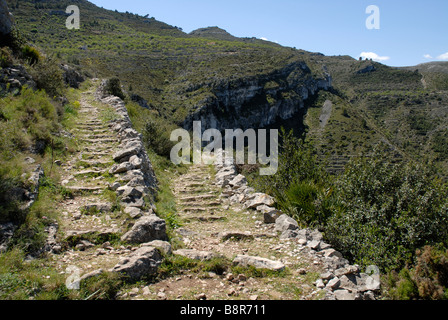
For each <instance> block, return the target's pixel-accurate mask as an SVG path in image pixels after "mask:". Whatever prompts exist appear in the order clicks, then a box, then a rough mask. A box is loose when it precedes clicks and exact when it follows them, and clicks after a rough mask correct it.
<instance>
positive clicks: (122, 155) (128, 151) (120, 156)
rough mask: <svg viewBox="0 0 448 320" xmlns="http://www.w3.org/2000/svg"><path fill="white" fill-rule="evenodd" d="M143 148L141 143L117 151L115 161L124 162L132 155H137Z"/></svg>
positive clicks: (114, 156)
mask: <svg viewBox="0 0 448 320" xmlns="http://www.w3.org/2000/svg"><path fill="white" fill-rule="evenodd" d="M141 150H142V146H141V145H136V146H131V147H128V148H125V149H122V150H119V151H117V152H116V153H115V154H114V155H113V158H114V161H116V162H122V161H127V160H129V159H130V158H131V157H132V156H136V155H138V154H139V152H140V151H141Z"/></svg>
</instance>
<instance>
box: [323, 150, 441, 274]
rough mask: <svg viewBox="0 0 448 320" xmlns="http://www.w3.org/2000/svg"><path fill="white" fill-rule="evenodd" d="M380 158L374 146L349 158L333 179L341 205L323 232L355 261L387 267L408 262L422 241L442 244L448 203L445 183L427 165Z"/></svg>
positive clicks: (400, 265)
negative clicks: (361, 155)
mask: <svg viewBox="0 0 448 320" xmlns="http://www.w3.org/2000/svg"><path fill="white" fill-rule="evenodd" d="M381 155H383V156H381ZM383 157H384V150H383V151H379V150H378V151H377V152H376V153H375V154H374V155H373V156H372V158H369V159H365V158H364V159H358V160H354V161H352V162H351V163H349V165H348V167H347V169H346V172H345V173H344V174H343V175H342V176H341V177H340V178H339V179H338V180H337V181H336V185H335V191H334V195H335V197H337V198H338V201H339V205H340V210H339V211H338V212H335V214H334V215H332V216H331V218H330V219H329V220H328V224H327V226H326V228H325V235H326V238H327V240H328V241H329V242H330V243H331V244H333V245H334V246H335V248H337V249H338V250H340V251H341V252H342V253H343V254H344V255H345V256H346V257H347V258H349V259H352V260H354V261H355V262H357V263H358V264H361V265H370V264H375V265H377V266H379V267H380V268H382V269H383V270H392V269H400V268H402V267H404V265H405V264H406V263H408V262H412V257H413V256H414V253H415V251H416V249H418V248H420V247H422V246H424V245H428V244H434V243H439V242H443V243H447V239H448V202H447V191H446V187H444V186H443V185H442V184H441V183H439V182H438V181H434V180H433V178H432V177H433V176H434V172H431V170H430V169H428V168H427V167H423V166H421V165H417V164H414V163H400V164H391V163H390V162H388V161H384V160H383V159H384V158H383Z"/></svg>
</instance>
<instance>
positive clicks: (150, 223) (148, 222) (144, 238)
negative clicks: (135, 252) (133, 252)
mask: <svg viewBox="0 0 448 320" xmlns="http://www.w3.org/2000/svg"><path fill="white" fill-rule="evenodd" d="M167 239H168V237H167V235H166V223H165V220H162V219H160V218H158V217H157V216H155V215H152V216H149V217H143V218H140V219H139V220H138V221H137V222H136V223H135V225H134V226H133V227H132V229H131V230H130V231H129V232H128V233H126V234H125V235H124V236H123V237H122V238H121V240H122V241H124V242H128V243H133V244H140V243H147V242H151V241H154V240H167Z"/></svg>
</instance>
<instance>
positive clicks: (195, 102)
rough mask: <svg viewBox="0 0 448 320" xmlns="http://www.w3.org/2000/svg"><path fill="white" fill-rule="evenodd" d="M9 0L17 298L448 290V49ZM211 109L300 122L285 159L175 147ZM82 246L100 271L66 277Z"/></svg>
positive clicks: (220, 125)
mask: <svg viewBox="0 0 448 320" xmlns="http://www.w3.org/2000/svg"><path fill="white" fill-rule="evenodd" d="M0 1H1V3H4V1H3V0H0ZM6 3H7V4H8V5H9V8H10V10H11V11H12V13H13V15H14V20H15V23H16V27H17V30H14V31H13V32H12V33H10V34H8V37H5V38H3V37H2V39H1V40H2V42H1V48H0V49H1V51H0V58H1V59H0V62H1V68H0V75H1V77H0V102H1V105H0V125H1V129H2V130H0V131H1V132H0V164H1V169H0V191H1V192H0V198H1V203H0V223H1V224H0V245H1V247H0V251H1V252H0V280H1V281H0V299H3V298H4V299H15V298H17V299H28V298H32V299H90V298H94V299H134V298H135V299H140V298H145V299H146V298H147V299H160V300H163V299H176V298H180V299H198V300H201V299H204V298H205V299H207V298H211V299H226V298H230V299H239V298H244V299H258V298H262V299H280V300H287V299H296V300H297V299H299V300H300V299H322V298H326V299H337V300H344V299H349V300H353V299H375V298H378V296H380V295H382V294H383V295H385V296H388V297H393V298H398V299H401V298H408V299H412V298H421V297H426V298H428V297H432V298H434V297H436V299H437V298H441V297H444V294H445V295H446V293H444V292H446V291H444V290H446V287H448V284H446V283H444V282H443V281H444V280H446V278H444V277H443V274H442V276H440V278H439V276H438V273H437V272H434V270H439V269H438V268H442V269H443V268H445V269H446V253H445V251H446V247H447V244H448V231H447V230H448V226H447V224H448V222H447V221H448V219H447V218H446V214H447V208H448V205H447V202H446V201H447V200H446V199H447V194H448V187H447V185H446V180H447V172H448V171H447V170H448V125H447V123H448V86H447V83H448V82H447V80H448V77H447V69H446V68H447V65H446V63H438V62H437V63H436V62H434V63H428V64H423V65H419V66H415V67H406V68H393V67H388V66H386V65H383V64H381V63H377V62H373V61H371V60H364V61H360V60H356V59H353V58H351V57H349V56H325V55H323V54H320V53H313V52H308V51H304V50H297V49H295V48H288V47H283V46H281V45H278V44H276V43H272V42H268V41H264V40H261V39H256V38H238V37H235V36H233V35H231V34H230V33H228V32H227V31H225V30H223V29H221V28H219V27H205V28H200V29H197V30H195V31H193V32H191V33H189V34H187V33H184V32H183V31H182V29H181V28H179V27H177V26H170V25H168V24H166V23H164V22H161V21H158V20H156V19H155V18H153V17H149V15H148V16H144V17H143V16H139V15H136V14H133V13H129V12H125V13H121V12H117V11H110V10H106V9H103V8H99V7H97V6H95V5H93V4H92V3H90V2H88V1H86V0H74V1H66V0H48V1H41V0H23V1H16V0H6ZM73 4H75V5H78V6H79V8H80V10H81V16H82V19H81V26H80V27H81V28H80V30H68V29H67V28H66V27H65V20H66V18H67V14H66V13H65V8H66V7H67V6H68V5H73ZM7 29H9V27H8V28H7ZM8 32H9V30H8ZM305 49H306V48H305ZM100 79H101V80H102V79H107V80H108V81H104V82H102V81H99V80H100ZM85 80H86V81H85ZM27 87H28V88H27ZM195 120H200V121H202V128H203V130H205V129H208V128H216V129H218V130H221V131H222V130H224V129H230V128H242V129H248V128H253V129H260V128H275V129H281V127H283V128H285V129H286V131H285V133H282V136H281V146H280V151H281V152H280V163H279V170H278V173H277V174H276V175H273V176H268V177H262V176H259V175H258V170H257V169H259V166H258V165H242V166H235V165H233V164H232V165H224V166H219V165H217V166H205V165H192V166H184V165H179V166H177V165H174V164H173V163H172V162H171V161H170V160H169V155H170V151H171V148H172V147H173V145H174V144H173V142H172V141H170V133H171V132H172V131H173V130H174V129H177V128H179V127H183V128H185V129H192V122H193V121H195ZM289 129H293V131H292V132H291V133H290V134H288V133H287V132H288V130H289ZM24 205H25V206H24ZM224 231H226V232H224ZM167 240H168V242H167ZM149 243H150V244H149ZM156 248H157V249H156ZM333 248H334V249H333ZM336 250H337V251H336ZM172 251H173V252H172ZM3 253H4V254H3ZM440 257H441V258H440ZM25 260H26V261H31V263H28V262H24V261H25ZM33 261H34V262H33ZM141 261H144V263H140V262H141ZM428 261H431V263H429V262H428ZM74 263H76V264H77V267H81V269H82V271H83V275H84V276H85V277H83V279H82V284H83V286H82V290H81V291H70V290H68V289H67V288H66V286H65V283H64V281H65V278H66V276H67V274H66V273H70V272H72V271H73V269H69V268H71V267H73V265H72V264H74ZM260 265H261V266H265V267H266V268H263V267H261V268H260V267H259V266H260ZM371 265H376V266H378V268H379V269H380V271H381V272H382V273H384V275H383V278H382V285H381V286H382V287H381V289H383V290H382V291H381V290H380V285H379V282H377V283H375V285H374V286H373V287H370V286H367V285H366V281H367V280H369V281H370V280H371V278H369V277H370V276H369V275H367V273H363V272H362V270H364V269H366V268H367V267H368V266H371ZM142 266H143V267H144V268H145V269H141V268H140V267H142ZM414 267H415V268H414ZM431 268H432V269H431ZM260 269H262V270H260ZM361 269H362V270H361ZM429 269H431V270H429ZM70 270H72V271H70ZM400 271H401V272H400ZM74 272H76V270H74ZM406 272H407V273H406ZM123 274H126V275H127V276H128V277H129V278H130V279H129V278H126V279H125V278H123V277H121V276H122V275H123ZM35 277H38V278H39V279H41V278H42V279H50V278H51V279H50V280H48V281H47V280H40V281H35ZM428 279H430V280H428ZM428 281H429V282H430V284H428V283H429V282H428ZM17 283H18V285H16V284H17ZM422 283H423V285H422ZM384 287H386V288H384ZM403 287H404V288H405V289H406V290H404V289H403ZM422 288H423V289H422ZM425 288H426V289H425ZM445 298H446V297H445Z"/></svg>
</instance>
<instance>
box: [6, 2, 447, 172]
mask: <svg viewBox="0 0 448 320" xmlns="http://www.w3.org/2000/svg"><path fill="white" fill-rule="evenodd" d="M8 4H9V5H10V6H11V9H12V11H13V13H14V16H15V18H16V21H17V22H18V25H19V28H20V29H21V30H23V32H24V33H25V34H26V35H27V37H28V39H29V40H30V41H32V42H33V43H35V44H36V45H37V46H39V47H42V48H43V49H44V50H45V51H46V52H48V53H53V54H54V55H56V56H57V57H59V58H60V59H61V60H63V61H68V62H69V63H70V64H72V65H73V66H75V67H77V68H78V69H80V70H83V71H84V72H85V73H87V74H88V75H90V76H93V77H115V76H116V77H118V78H120V80H121V83H122V84H123V87H124V89H125V91H127V94H128V95H129V96H131V95H136V96H139V97H141V98H143V99H144V100H145V101H146V102H147V105H148V106H149V107H150V108H151V110H152V112H153V114H154V115H155V116H160V117H161V118H163V119H166V120H167V121H169V122H172V123H175V124H177V125H181V126H184V127H185V128H191V121H192V120H203V121H204V127H205V126H212V127H217V128H218V129H223V128H236V127H242V128H248V127H254V128H258V127H277V128H278V127H279V126H280V125H285V126H287V127H289V128H294V129H296V131H297V132H298V134H300V133H301V132H308V139H309V140H311V141H314V142H316V144H317V146H318V147H319V148H320V153H321V154H327V155H329V156H330V157H333V158H334V160H332V162H333V163H334V164H335V166H336V167H338V168H343V165H344V163H345V162H346V161H347V159H349V158H350V157H351V156H353V155H358V154H360V153H361V152H364V151H367V152H368V151H369V150H371V149H372V148H373V146H375V145H376V144H377V143H379V142H381V141H382V142H386V143H387V144H389V145H390V147H391V150H392V151H393V153H394V154H395V155H397V157H398V158H413V159H418V160H424V161H426V160H431V161H436V163H438V164H440V165H441V167H442V168H443V167H445V166H446V161H447V159H448V152H446V151H445V149H444V146H445V145H448V132H447V128H446V126H445V125H444V123H446V119H447V110H446V107H445V106H446V101H448V94H447V91H446V88H447V87H446V86H445V83H446V78H445V75H446V74H445V73H443V72H442V71H443V70H445V69H443V68H445V65H444V64H428V65H423V66H418V67H415V68H391V67H387V66H385V65H382V64H380V63H376V62H372V61H358V60H355V59H353V58H351V57H348V56H335V57H326V56H324V55H322V54H318V53H310V52H306V51H303V50H296V49H292V48H287V47H282V46H280V45H277V44H274V43H271V42H266V41H263V40H259V39H254V38H237V37H234V36H232V35H230V34H229V33H228V32H226V31H225V30H222V29H220V28H218V27H208V28H202V29H198V30H195V31H193V32H192V33H190V34H186V33H184V32H182V31H181V30H180V29H179V28H177V27H173V26H169V25H167V24H165V23H163V22H160V21H157V20H156V19H154V18H148V17H141V16H138V15H135V14H131V13H119V12H114V11H109V10H105V9H102V8H98V7H97V6H95V5H93V4H91V3H89V2H88V1H85V0H78V1H63V0H50V1H32V0H26V1H20V2H17V1H15V0H9V1H8ZM69 4H76V5H78V6H79V7H80V10H81V15H82V20H81V21H82V22H81V29H80V30H67V29H66V28H65V19H66V15H65V13H64V12H65V8H66V7H67V6H68V5H69ZM434 65H436V66H437V67H434ZM434 68H436V72H434ZM417 69H418V70H417ZM322 89H323V90H322ZM329 90H330V91H331V94H329V93H328V92H326V91H329ZM327 100H329V101H331V102H332V103H333V108H332V110H333V111H334V112H332V113H331V114H330V115H329V116H328V118H327V119H326V120H327V121H326V122H327V125H325V126H324V127H321V126H320V123H319V118H320V116H321V115H322V112H323V111H324V110H323V108H322V107H323V105H324V103H325V102H326V101H327ZM327 105H328V104H327Z"/></svg>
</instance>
